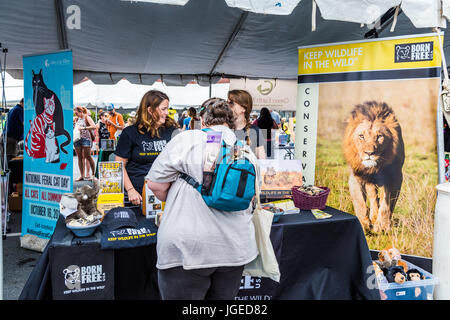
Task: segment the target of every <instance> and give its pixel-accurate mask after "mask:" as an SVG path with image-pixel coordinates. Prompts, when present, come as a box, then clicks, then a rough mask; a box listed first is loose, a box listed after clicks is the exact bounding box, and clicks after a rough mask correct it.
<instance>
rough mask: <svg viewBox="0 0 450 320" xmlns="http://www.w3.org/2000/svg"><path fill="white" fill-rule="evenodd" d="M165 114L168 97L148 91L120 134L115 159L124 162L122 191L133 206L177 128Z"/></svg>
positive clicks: (167, 113)
mask: <svg viewBox="0 0 450 320" xmlns="http://www.w3.org/2000/svg"><path fill="white" fill-rule="evenodd" d="M168 115H169V97H167V95H166V94H165V93H163V92H161V91H157V90H150V91H148V92H147V93H146V94H145V95H144V96H143V97H142V99H141V103H140V105H139V109H138V112H137V119H136V123H135V124H133V125H131V126H128V127H126V128H125V129H123V131H122V134H121V135H120V138H119V141H118V143H117V147H116V151H115V155H116V161H122V162H123V163H124V168H125V170H124V185H125V191H126V192H127V194H128V200H129V201H130V202H131V203H133V204H134V205H139V204H140V203H141V202H142V189H143V186H144V178H145V176H146V175H147V173H148V171H149V170H150V168H151V166H152V164H153V162H154V161H155V159H156V157H157V156H158V155H159V154H160V153H161V151H162V150H163V149H164V147H165V146H166V144H167V143H168V142H169V141H170V139H171V138H172V135H173V134H174V131H175V130H176V129H177V127H178V126H177V124H176V122H175V121H174V120H172V119H171V118H170V117H169V116H168Z"/></svg>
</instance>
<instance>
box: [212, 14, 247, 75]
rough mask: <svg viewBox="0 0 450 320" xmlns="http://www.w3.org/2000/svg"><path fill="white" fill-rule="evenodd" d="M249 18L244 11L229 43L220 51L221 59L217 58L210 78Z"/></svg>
mask: <svg viewBox="0 0 450 320" xmlns="http://www.w3.org/2000/svg"><path fill="white" fill-rule="evenodd" d="M247 16H248V11H244V12H243V13H242V14H241V16H240V17H239V20H238V22H237V23H236V25H235V26H234V29H233V32H232V33H231V35H230V37H229V38H228V40H227V43H226V44H225V46H224V47H223V49H222V51H220V54H219V57H218V58H217V60H216V62H215V63H214V65H213V67H212V68H211V71H210V72H209V76H212V74H213V72H214V70H215V69H216V67H217V65H218V64H219V62H220V60H222V57H223V55H224V54H225V52H226V51H227V50H228V47H229V46H230V45H231V43H232V42H233V40H234V38H236V35H237V34H238V33H239V31H240V30H241V27H242V25H243V24H244V22H245V19H247Z"/></svg>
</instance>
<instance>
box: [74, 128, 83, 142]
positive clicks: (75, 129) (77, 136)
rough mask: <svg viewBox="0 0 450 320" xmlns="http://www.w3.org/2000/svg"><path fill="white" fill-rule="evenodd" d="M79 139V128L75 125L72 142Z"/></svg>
mask: <svg viewBox="0 0 450 320" xmlns="http://www.w3.org/2000/svg"><path fill="white" fill-rule="evenodd" d="M80 139H81V132H80V128H79V127H78V126H75V128H73V142H77V141H78V140H80Z"/></svg>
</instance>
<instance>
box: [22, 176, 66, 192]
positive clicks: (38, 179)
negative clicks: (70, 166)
mask: <svg viewBox="0 0 450 320" xmlns="http://www.w3.org/2000/svg"><path fill="white" fill-rule="evenodd" d="M70 180H71V179H70V177H68V176H60V175H56V174H50V173H39V172H29V171H25V181H24V182H25V184H26V185H30V186H38V187H45V188H51V189H60V190H64V191H70Z"/></svg>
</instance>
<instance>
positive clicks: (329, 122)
mask: <svg viewBox="0 0 450 320" xmlns="http://www.w3.org/2000/svg"><path fill="white" fill-rule="evenodd" d="M438 90H439V80H435V79H426V80H401V81H372V82H353V83H330V84H320V88H319V103H320V105H319V120H318V141H317V157H316V177H315V180H316V181H315V183H316V185H323V186H328V187H330V189H331V193H330V196H329V198H328V202H327V205H329V206H332V207H335V208H337V209H339V210H342V211H346V212H350V213H354V211H353V205H352V202H351V198H350V194H349V190H348V177H349V168H348V166H347V164H346V162H345V159H344V156H343V152H342V137H343V133H344V129H345V125H346V118H347V117H348V115H349V113H350V111H351V110H352V109H353V107H354V106H355V104H358V103H361V102H364V101H368V100H377V101H384V102H386V103H387V104H388V105H389V106H390V107H391V108H392V109H393V110H394V112H395V115H396V116H397V119H398V120H399V122H400V125H401V128H402V133H403V140H404V143H405V154H406V159H405V164H404V166H403V184H402V189H401V192H400V197H399V200H398V202H397V205H396V207H395V210H394V213H393V218H392V220H393V228H392V229H391V231H389V232H388V233H380V234H375V233H372V232H368V233H367V234H366V238H367V242H368V244H369V247H370V248H371V249H382V248H384V247H386V246H389V245H394V246H395V247H397V248H398V249H399V250H400V252H402V253H404V254H412V255H419V256H426V257H431V256H432V252H433V247H432V244H433V224H434V206H435V201H436V189H435V186H436V185H437V184H438V167H437V153H436V124H435V115H436V106H437V97H438V93H439V92H438Z"/></svg>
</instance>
